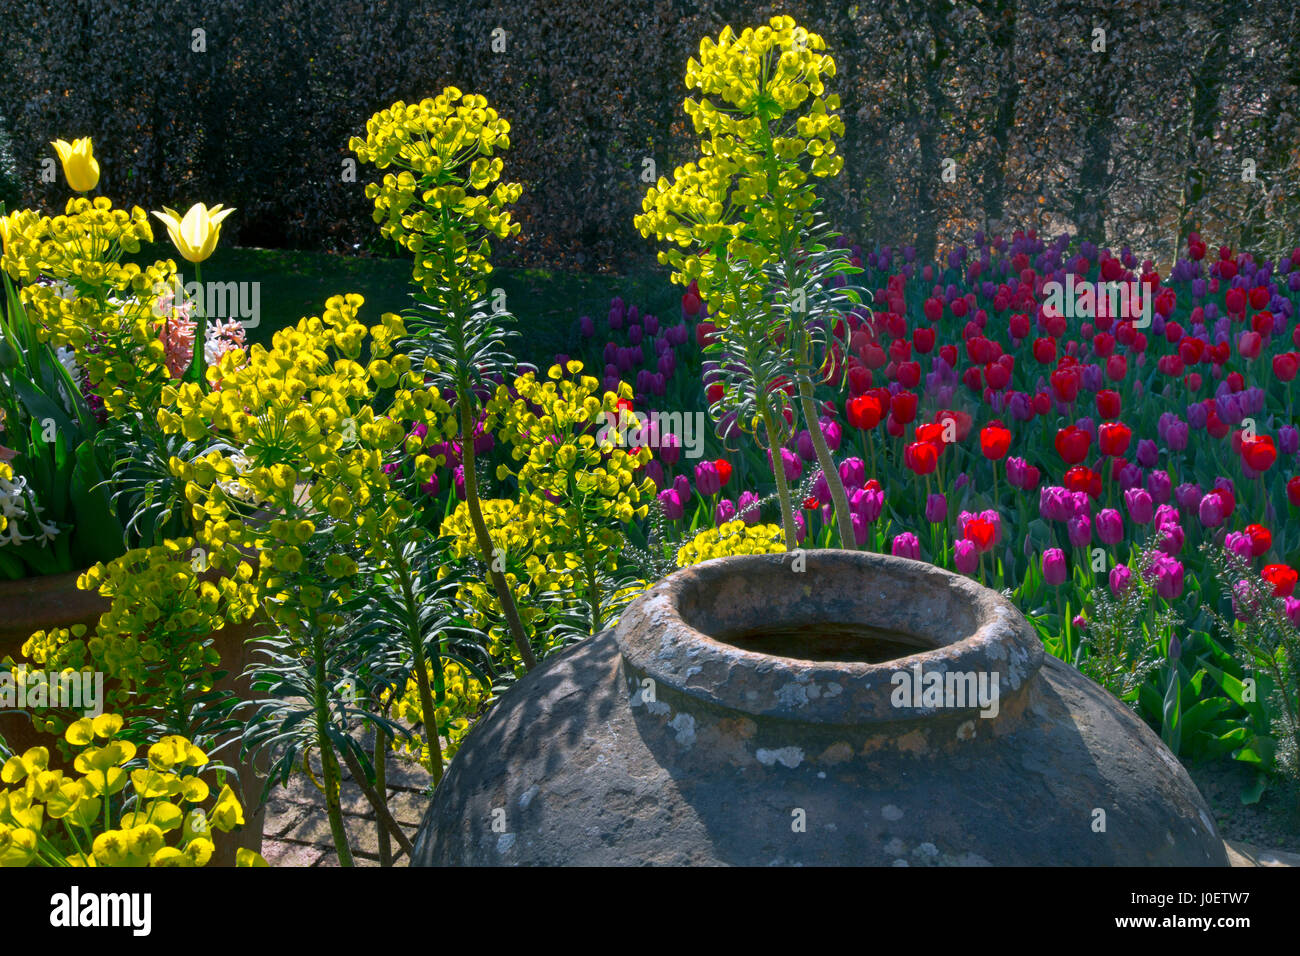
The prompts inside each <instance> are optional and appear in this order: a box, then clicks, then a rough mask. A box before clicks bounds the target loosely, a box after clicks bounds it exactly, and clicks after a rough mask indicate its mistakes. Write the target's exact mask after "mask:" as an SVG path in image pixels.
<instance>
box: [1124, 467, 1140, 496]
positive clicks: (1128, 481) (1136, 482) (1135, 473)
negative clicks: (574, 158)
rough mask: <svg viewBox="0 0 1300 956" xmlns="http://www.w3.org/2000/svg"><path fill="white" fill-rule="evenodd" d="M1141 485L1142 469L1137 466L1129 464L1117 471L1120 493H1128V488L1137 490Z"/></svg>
mask: <svg viewBox="0 0 1300 956" xmlns="http://www.w3.org/2000/svg"><path fill="white" fill-rule="evenodd" d="M1141 484H1142V468H1141V466H1139V465H1135V464H1133V462H1129V463H1128V464H1127V465H1125V466H1124V467H1123V468H1121V469H1120V470H1119V488H1120V491H1128V490H1129V489H1130V488H1137V487H1139V486H1141Z"/></svg>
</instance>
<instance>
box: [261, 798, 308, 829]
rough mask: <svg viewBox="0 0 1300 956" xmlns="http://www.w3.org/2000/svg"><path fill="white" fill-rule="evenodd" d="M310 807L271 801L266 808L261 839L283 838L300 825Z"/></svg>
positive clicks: (283, 801)
mask: <svg viewBox="0 0 1300 956" xmlns="http://www.w3.org/2000/svg"><path fill="white" fill-rule="evenodd" d="M310 811H311V807H310V806H308V805H307V804H302V803H290V802H289V801H287V800H272V801H271V802H270V803H268V804H267V807H266V823H265V825H264V826H263V827H262V836H263V837H278V836H284V834H285V833H287V832H289V830H290V829H292V828H293V827H295V826H296V825H297V824H298V823H300V822H301V821H302V819H303V817H305V816H306V815H307V814H308V813H309V812H310Z"/></svg>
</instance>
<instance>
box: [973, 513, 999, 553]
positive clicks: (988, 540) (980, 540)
mask: <svg viewBox="0 0 1300 956" xmlns="http://www.w3.org/2000/svg"><path fill="white" fill-rule="evenodd" d="M997 536H998V527H997V525H995V524H994V523H993V522H992V521H989V520H987V519H985V518H971V519H970V520H969V521H967V522H966V532H965V538H966V540H967V541H971V542H974V544H975V550H976V551H978V552H979V553H980V554H985V553H987V552H988V551H989V550H990V549H992V547H993V545H994V544H995V543H996V542H997Z"/></svg>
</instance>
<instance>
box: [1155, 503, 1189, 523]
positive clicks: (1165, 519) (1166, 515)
mask: <svg viewBox="0 0 1300 956" xmlns="http://www.w3.org/2000/svg"><path fill="white" fill-rule="evenodd" d="M1155 521H1156V527H1157V528H1164V527H1168V526H1169V525H1181V524H1182V523H1183V519H1182V516H1181V515H1179V513H1178V509H1177V508H1175V507H1174V506H1173V505H1161V506H1160V507H1158V508H1157V509H1156V518H1155Z"/></svg>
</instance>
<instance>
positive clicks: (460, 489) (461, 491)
mask: <svg viewBox="0 0 1300 956" xmlns="http://www.w3.org/2000/svg"><path fill="white" fill-rule="evenodd" d="M452 484H453V485H454V486H455V488H456V497H457V498H459V499H460V500H461V501H464V500H465V466H464V465H457V466H456V470H455V471H454V472H452Z"/></svg>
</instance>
